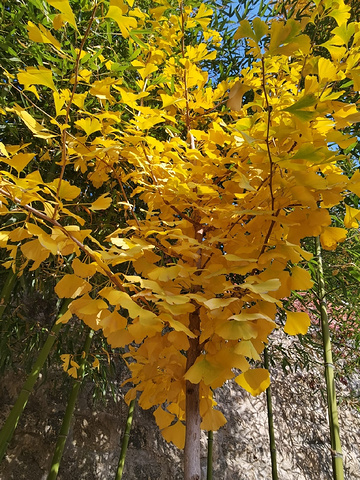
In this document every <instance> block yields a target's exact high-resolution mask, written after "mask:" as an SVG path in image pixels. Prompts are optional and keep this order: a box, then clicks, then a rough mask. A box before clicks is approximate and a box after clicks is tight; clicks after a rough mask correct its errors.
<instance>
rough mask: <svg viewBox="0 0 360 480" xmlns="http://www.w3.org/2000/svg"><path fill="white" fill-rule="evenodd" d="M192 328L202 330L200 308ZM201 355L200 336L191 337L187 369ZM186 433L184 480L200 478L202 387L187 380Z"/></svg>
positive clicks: (192, 318) (192, 320) (194, 315)
mask: <svg viewBox="0 0 360 480" xmlns="http://www.w3.org/2000/svg"><path fill="white" fill-rule="evenodd" d="M189 326H190V330H191V331H192V332H195V331H199V330H200V315H199V310H198V309H196V310H195V312H192V313H190V325H189ZM198 355H199V337H195V338H189V349H188V350H187V357H186V371H188V370H189V368H190V367H192V365H194V363H195V360H196V359H197V357H198ZM185 388H186V392H185V395H186V400H185V402H186V406H185V418H186V433H185V449H184V480H200V478H201V467H200V435H201V429H200V423H201V417H200V387H199V384H198V383H197V384H194V383H191V382H190V381H189V380H186V387H185Z"/></svg>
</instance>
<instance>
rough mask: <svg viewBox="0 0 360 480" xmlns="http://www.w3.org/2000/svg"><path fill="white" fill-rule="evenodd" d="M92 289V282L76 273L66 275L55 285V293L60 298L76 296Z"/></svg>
mask: <svg viewBox="0 0 360 480" xmlns="http://www.w3.org/2000/svg"><path fill="white" fill-rule="evenodd" d="M90 290H91V285H90V283H89V282H87V281H86V280H84V279H83V278H80V277H78V276H77V275H74V274H67V275H65V276H64V277H63V278H62V279H61V280H60V281H59V282H58V283H57V284H56V287H55V293H56V295H57V296H58V297H60V298H76V297H79V296H80V295H83V294H84V293H87V292H90Z"/></svg>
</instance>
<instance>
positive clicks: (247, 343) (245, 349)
mask: <svg viewBox="0 0 360 480" xmlns="http://www.w3.org/2000/svg"><path fill="white" fill-rule="evenodd" d="M234 353H236V354H237V355H244V356H245V357H248V358H252V359H253V360H260V359H261V358H260V355H259V353H258V352H257V350H256V348H255V347H254V344H253V343H252V341H251V340H241V342H239V343H238V344H237V345H236V346H235V347H234Z"/></svg>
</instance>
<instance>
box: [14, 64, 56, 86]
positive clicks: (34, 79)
mask: <svg viewBox="0 0 360 480" xmlns="http://www.w3.org/2000/svg"><path fill="white" fill-rule="evenodd" d="M18 80H19V83H22V84H23V85H24V88H25V90H26V89H28V87H29V86H30V85H44V86H45V87H48V88H51V90H54V91H56V87H55V85H54V81H53V78H52V71H51V70H49V69H47V68H45V67H38V68H37V67H27V69H26V70H21V71H20V72H19V73H18Z"/></svg>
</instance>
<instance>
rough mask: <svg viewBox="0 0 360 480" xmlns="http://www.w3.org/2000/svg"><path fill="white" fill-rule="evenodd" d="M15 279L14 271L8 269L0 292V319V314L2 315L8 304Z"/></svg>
mask: <svg viewBox="0 0 360 480" xmlns="http://www.w3.org/2000/svg"><path fill="white" fill-rule="evenodd" d="M16 279H17V275H16V273H15V272H14V271H13V270H11V269H10V271H9V273H8V276H7V278H6V280H5V284H4V286H3V288H2V290H1V293H0V320H1V319H2V316H3V315H4V312H5V309H6V307H7V305H8V302H9V299H10V295H11V292H12V290H13V288H14V284H15V282H16Z"/></svg>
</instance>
